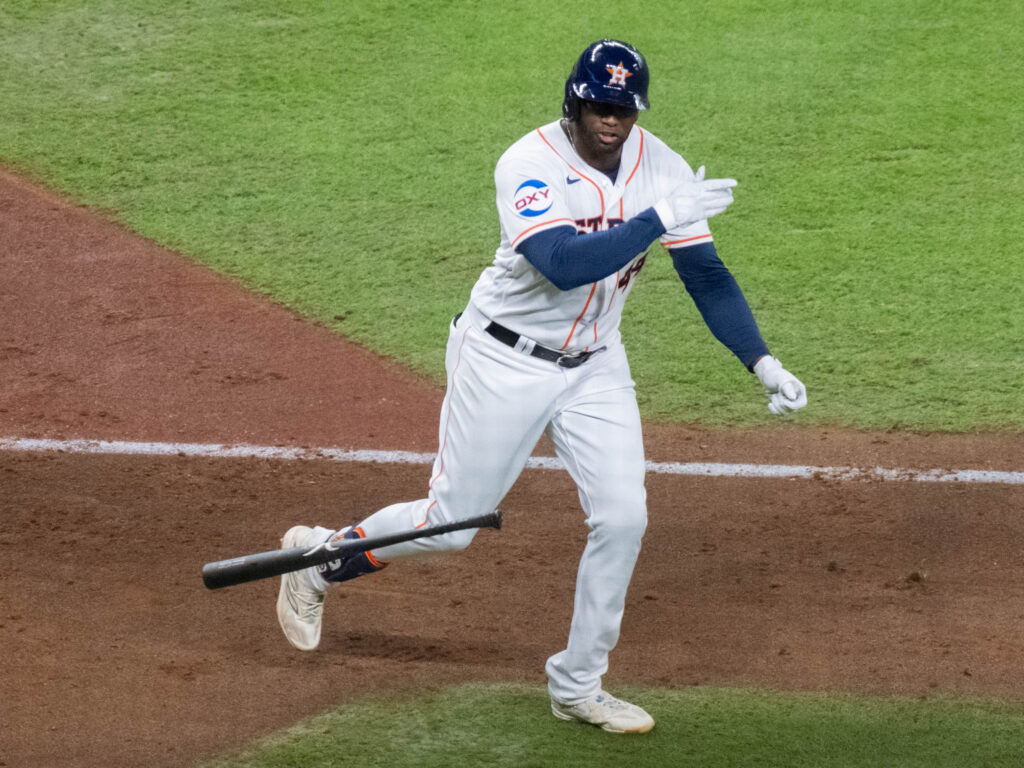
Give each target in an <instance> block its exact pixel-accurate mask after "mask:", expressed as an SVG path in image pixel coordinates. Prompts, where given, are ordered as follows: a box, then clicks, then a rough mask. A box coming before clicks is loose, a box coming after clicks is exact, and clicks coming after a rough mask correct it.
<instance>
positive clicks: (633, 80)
mask: <svg viewBox="0 0 1024 768" xmlns="http://www.w3.org/2000/svg"><path fill="white" fill-rule="evenodd" d="M650 79H651V77H650V73H649V72H648V71H647V62H646V61H645V60H644V57H643V56H642V55H641V54H640V51H638V50H637V49H636V48H634V47H633V46H632V45H630V44H629V43H624V42H622V41H621V40H598V41H597V42H596V43H591V44H590V45H588V46H587V49H586V50H585V51H583V53H582V54H580V57H579V59H578V60H577V61H576V65H575V66H574V67H573V68H572V72H571V73H570V74H569V79H568V80H566V81H565V100H564V101H563V102H562V114H563V115H564V116H565V117H566V119H568V120H576V119H578V118H579V116H580V99H585V100H586V101H600V102H602V103H604V104H617V105H619V106H620V107H630V108H633V109H647V108H648V107H649V106H650V104H649V103H648V102H647V84H648V82H649V81H650Z"/></svg>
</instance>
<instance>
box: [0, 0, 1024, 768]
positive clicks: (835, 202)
mask: <svg viewBox="0 0 1024 768" xmlns="http://www.w3.org/2000/svg"><path fill="white" fill-rule="evenodd" d="M1019 13H1020V10H1019V4H1018V3H1016V2H1015V1H1014V0H992V1H988V0H986V1H985V2H982V1H981V0H967V1H966V2H961V3H951V2H945V1H943V0H931V1H930V2H925V1H924V0H899V1H893V0H858V1H857V2H855V3H850V4H846V5H841V4H835V3H824V2H821V1H820V0H770V1H769V2H763V3H753V2H748V1H747V0H719V1H718V2H710V1H708V0H704V1H703V2H701V1H699V0H698V2H692V3H688V4H685V5H682V4H676V3H671V2H666V1H665V0H660V1H658V2H648V3H645V4H627V5H625V6H616V7H614V8H612V9H608V10H604V9H599V8H595V6H593V4H589V3H588V4H583V3H578V2H565V3H559V4H550V3H543V4H542V3H537V2H525V1H522V0H510V1H509V2H505V3H501V4H495V3H485V2H480V1H479V0H476V1H474V0H468V1H463V2H440V1H439V2H415V1H414V2H411V3H404V4H399V3H392V2H377V3H370V2H353V1H350V2H346V3H341V2H327V1H326V0H321V1H320V2H314V1H312V0H307V1H306V2H292V3H282V2H271V1H270V0H245V2H242V1H241V0H205V1H204V2H202V3H199V2H195V1H194V0H184V1H183V2H179V3H175V4H170V3H165V2H157V0H116V1H115V0H74V1H72V0H45V1H44V0H33V1H30V0H5V2H3V3H2V4H0V46H2V53H3V56H2V57H0V163H2V164H4V165H6V166H8V167H12V168H14V169H17V170H18V171H20V172H23V173H25V174H27V175H29V176H30V177H33V178H36V179H39V180H40V181H42V182H44V183H46V184H48V185H50V186H52V187H53V188H55V189H57V190H60V191H62V192H64V193H66V194H68V195H70V196H71V197H72V198H74V199H76V200H78V201H80V202H82V203H84V204H86V205H89V206H93V207H95V208H98V209H101V210H103V211H105V212H107V214H108V215H110V216H112V217H115V218H116V219H118V220H119V221H121V222H123V223H124V224H126V225H127V226H128V227H130V228H132V229H134V230H136V231H138V232H140V233H141V234H143V235H145V236H147V237H149V238H152V239H154V240H156V241H158V242H160V243H163V244H166V245H168V246H170V247H173V248H175V249H178V250H180V251H181V252H182V253H184V254H186V255H188V256H189V257H191V258H194V259H196V260H197V261H200V262H202V263H205V264H208V265H210V266H212V267H213V268H215V269H217V270H220V271H223V272H225V273H228V274H231V275H234V276H236V277H238V278H239V279H240V280H242V281H244V283H245V284H247V285H248V286H250V287H251V288H252V289H254V290H257V291H260V292H264V293H266V294H267V295H269V296H271V297H273V298H274V299H275V300H277V301H281V302H283V303H286V304H288V305H291V306H293V307H295V308H296V309H298V310H299V311H300V312H302V313H305V314H307V315H308V316H310V317H312V318H315V319H317V320H319V321H322V322H324V323H325V324H327V325H329V326H330V327H332V328H334V329H336V330H337V331H338V332H339V333H342V334H345V335H346V336H349V337H350V338H352V339H355V340H357V341H359V342H361V343H362V344H364V345H366V346H368V347H370V348H372V349H375V350H377V351H379V352H381V353H384V354H386V355H389V356H393V357H395V358H397V359H399V360H401V361H403V362H404V363H406V364H407V365H409V366H411V367H412V368H414V369H416V370H418V371H421V372H424V373H426V374H428V375H430V376H433V377H435V378H437V380H438V381H440V377H441V375H442V371H443V366H442V363H443V346H444V343H445V331H446V327H447V322H448V319H449V318H450V316H451V315H452V314H453V313H454V312H456V311H458V310H460V309H461V308H462V306H463V305H464V303H465V301H466V299H467V298H468V294H469V289H470V287H471V286H472V283H473V282H474V280H475V279H476V277H477V275H478V274H479V272H480V270H481V269H482V268H483V267H484V266H485V265H486V264H488V263H489V262H490V259H491V257H492V255H493V252H494V249H495V247H496V244H497V220H496V215H495V212H494V210H493V209H494V201H493V195H494V192H493V184H492V171H493V166H494V162H495V161H496V160H497V158H498V156H499V155H500V154H501V152H502V151H503V150H504V149H505V148H506V147H507V146H508V145H509V144H510V143H511V142H512V141H514V140H515V139H516V138H518V137H519V136H520V135H522V134H523V133H525V132H526V131H528V130H530V129H531V128H533V127H535V126H536V125H539V124H541V123H545V122H548V121H550V120H552V119H554V118H555V117H556V116H557V115H558V114H559V109H560V102H561V94H562V86H563V83H564V80H565V76H566V75H567V74H568V71H569V68H570V67H571V64H572V62H573V60H574V59H575V57H576V56H577V55H578V53H579V51H580V50H582V48H583V47H584V46H585V45H586V44H587V43H589V42H591V41H592V40H594V39H596V38H599V37H603V36H614V37H620V38H623V39H626V40H629V41H631V42H633V43H635V44H636V45H637V46H638V47H639V48H640V49H641V50H642V51H644V53H645V54H646V55H647V57H648V60H649V62H650V65H651V68H652V88H651V101H652V109H651V111H650V112H649V113H645V114H643V115H642V117H641V124H642V125H644V126H645V127H647V128H649V129H650V130H652V131H654V132H655V133H656V134H658V135H659V136H661V137H662V138H664V139H666V140H667V141H668V142H669V143H670V144H671V145H672V146H673V147H675V148H676V149H678V150H679V151H680V152H681V153H682V154H683V155H684V156H685V157H686V158H687V159H688V160H689V161H690V162H691V164H693V165H694V166H697V165H700V164H706V165H707V166H708V170H709V174H711V175H714V176H735V177H736V178H738V179H739V180H740V186H739V187H738V189H737V193H736V198H737V202H736V204H735V205H734V206H733V207H732V208H731V209H730V210H729V212H728V213H727V214H725V215H724V216H723V217H721V219H716V220H715V221H714V222H713V224H714V231H715V235H716V242H717V245H718V248H719V252H720V254H721V255H722V256H723V258H724V260H725V261H726V263H727V264H729V265H730V266H731V267H732V269H733V271H734V273H735V274H736V275H737V278H738V279H739V281H740V284H741V285H742V286H743V287H744V289H745V291H746V293H747V296H748V298H749V300H750V303H751V305H752V307H753V308H754V310H755V313H756V315H757V317H758V319H759V321H760V324H761V327H762V330H763V332H764V335H765V337H766V338H767V340H768V341H769V343H770V345H771V346H772V348H773V350H774V351H775V353H776V354H777V355H778V356H779V357H780V358H781V359H782V360H783V362H784V363H785V364H786V365H787V367H789V368H790V369H791V370H793V371H794V372H795V373H796V374H797V375H798V376H800V377H801V378H802V379H803V380H804V381H805V383H806V384H807V385H808V388H809V393H810V401H811V403H810V406H809V407H808V408H807V409H806V411H804V412H801V413H799V414H797V415H795V416H794V417H793V419H794V420H795V421H797V422H799V423H801V424H806V425H844V426H852V427H857V428H876V429H889V428H898V429H908V430H941V431H953V432H969V431H978V430H999V431H1007V430H1009V431H1014V432H1016V431H1021V430H1024V406H1022V397H1021V393H1020V389H1021V387H1020V383H1021V381H1022V372H1024V258H1022V257H1021V253H1020V243H1021V242H1022V240H1024V205H1022V203H1021V201H1022V200H1024V174H1022V173H1021V169H1022V167H1024V162H1022V161H1024V145H1022V142H1021V136H1022V135H1024V120H1022V107H1021V101H1020V90H1021V83H1022V81H1024V78H1022V74H1024V73H1022V64H1021V58H1020V55H1019V53H1018V51H1019V50H1020V49H1021V47H1022V45H1024V25H1021V24H1020V18H1019ZM0 237H2V233H0ZM634 294H635V295H634V297H633V299H632V300H631V301H630V306H629V307H628V310H627V317H626V320H625V331H624V332H625V337H626V341H627V344H628V347H629V349H630V354H631V361H632V365H633V372H634V375H635V378H636V379H637V381H638V384H639V392H640V397H641V405H642V408H643V410H644V413H645V415H646V416H647V417H648V418H657V419H664V420H669V421H682V422H691V423H700V424H705V425H712V426H721V427H729V426H738V425H742V426H750V425H761V424H771V423H777V422H775V421H773V419H772V417H771V416H770V415H769V414H768V411H767V409H766V407H765V405H766V402H765V400H764V398H763V397H762V396H761V394H760V393H759V391H758V387H757V385H756V381H755V380H754V379H753V377H751V376H748V375H747V374H746V373H744V372H743V370H742V368H741V367H740V366H739V364H738V363H737V362H736V361H735V360H734V359H733V358H732V357H731V355H730V354H729V353H728V352H727V351H726V350H725V349H724V348H722V347H721V346H719V345H718V344H717V342H715V341H714V340H713V339H712V338H711V336H710V334H709V333H708V332H707V331H706V329H705V328H704V326H703V325H702V323H701V321H700V318H699V316H698V314H697V312H696V310H695V309H694V308H693V306H692V304H691V303H690V301H689V299H688V297H686V295H685V293H684V292H683V290H682V286H681V284H680V283H679V281H678V279H677V278H676V277H675V275H674V273H673V272H672V270H671V266H670V264H669V260H668V258H667V257H666V256H664V255H663V256H662V257H661V258H656V259H651V260H649V262H648V266H647V268H646V269H645V270H644V273H643V276H642V279H641V280H640V281H639V283H638V285H637V288H636V290H635V291H634ZM634 693H635V694H636V695H637V698H638V699H639V700H641V702H642V703H643V704H644V705H645V706H648V707H650V708H651V709H652V711H654V712H655V713H656V716H657V718H658V721H659V725H658V727H657V729H656V730H655V731H654V732H653V733H652V734H651V735H650V736H649V737H642V738H640V739H630V740H626V741H623V740H618V741H617V740H615V739H614V738H613V737H609V736H606V735H605V734H601V733H600V732H597V731H594V730H593V729H586V728H582V727H581V728H574V727H571V726H566V725H565V724H561V723H558V722H556V721H555V720H554V719H553V718H551V716H550V715H549V714H548V713H547V712H546V710H545V705H546V702H545V698H544V695H543V691H542V690H530V689H522V688H508V687H490V688H488V687H468V688H459V689H455V690H453V691H442V692H438V693H432V694H429V695H427V696H425V697H424V698H421V699H408V700H403V701H402V702H400V704H396V703H395V702H389V701H387V700H386V699H378V698H371V699H369V700H365V701H361V702H359V703H358V704H348V705H346V706H345V707H343V708H342V709H341V710H339V711H337V712H334V713H331V714H326V715H324V716H323V717H321V718H318V719H315V720H313V721H310V722H308V723H304V724H302V725H300V726H298V727H297V728H296V729H295V730H293V731H290V732H288V733H286V734H283V735H281V736H280V737H278V738H275V739H273V740H272V741H271V742H269V743H267V744H261V745H258V746H257V747H255V748H254V749H255V750H256V751H255V752H254V753H252V754H248V755H247V756H245V757H243V758H240V759H238V760H236V761H234V762H231V763H230V765H231V766H242V765H246V766H316V765H360V766H373V765H398V766H439V765H445V766H448V765H495V766H501V765H508V766H548V765H559V766H574V765H587V766H592V765H605V764H607V765H629V766H640V767H641V768H643V767H644V766H664V765H694V766H698V765H699V766H758V767H759V768H761V767H767V766H787V768H789V767H792V766H815V768H818V767H819V766H835V767H837V768H847V767H849V766H883V765H884V766H895V767H897V768H904V767H910V766H922V768H924V766H928V767H929V768H932V767H934V766H947V765H948V766H953V765H957V766H959V765H972V766H982V765H984V766H1002V765H1006V766H1009V765H1019V764H1020V761H1021V755H1022V753H1024V710H1022V709H1021V708H1020V707H1019V706H1005V707H1004V706H1000V705H996V704H976V703H967V702H950V701H929V702H925V703H921V702H914V701H890V700H872V699H852V698H847V697H822V696H789V695H782V694H772V695H769V694H762V693H751V692H736V691H715V690H705V689H700V690H693V689H690V690H683V691H643V692H641V691H636V692H634Z"/></svg>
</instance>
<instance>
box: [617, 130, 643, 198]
mask: <svg viewBox="0 0 1024 768" xmlns="http://www.w3.org/2000/svg"><path fill="white" fill-rule="evenodd" d="M637 130H638V131H640V151H639V152H637V155H636V165H634V166H633V171H632V172H631V173H630V174H629V178H628V179H626V183H625V184H623V185H622V186H624V187H625V186H629V182H631V181H632V180H633V177H634V176H635V175H636V170H637V168H639V167H640V158H642V157H643V156H644V132H643V129H641V128H639V127H637Z"/></svg>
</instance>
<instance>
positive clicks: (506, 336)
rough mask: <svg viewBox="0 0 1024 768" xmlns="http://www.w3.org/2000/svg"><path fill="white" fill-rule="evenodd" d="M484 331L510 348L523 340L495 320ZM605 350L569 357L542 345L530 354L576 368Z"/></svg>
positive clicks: (537, 345)
mask: <svg viewBox="0 0 1024 768" xmlns="http://www.w3.org/2000/svg"><path fill="white" fill-rule="evenodd" d="M484 330H485V331H487V332H488V333H489V334H491V336H493V337H494V338H496V339H497V340H498V341H500V342H501V343H502V344H507V345H508V346H510V347H515V346H516V345H517V344H519V340H520V339H521V338H522V337H521V336H520V335H519V334H518V333H516V332H515V331H512V330H509V329H508V328H506V327H505V326H504V325H499V324H498V323H496V322H494V321H493V320H492V321H491V324H490V325H488V326H487V327H486V328H485V329H484ZM603 349H604V347H599V348H598V349H591V350H588V351H586V352H577V353H576V354H575V355H568V354H566V353H565V352H559V351H558V350H557V349H548V348H547V347H542V346H541V345H540V344H534V345H533V349H531V350H530V354H531V355H532V356H533V357H539V358H540V359H541V360H547V361H548V362H550V363H555V364H556V365H560V366H561V367H562V368H575V367H576V366H578V365H583V364H584V363H585V362H587V360H589V359H590V357H591V355H594V354H596V353H598V352H600V351H602V350H603Z"/></svg>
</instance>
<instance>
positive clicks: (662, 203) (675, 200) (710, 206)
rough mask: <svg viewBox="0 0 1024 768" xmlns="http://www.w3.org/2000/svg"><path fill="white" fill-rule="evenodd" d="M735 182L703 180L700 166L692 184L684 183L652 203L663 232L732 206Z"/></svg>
mask: <svg viewBox="0 0 1024 768" xmlns="http://www.w3.org/2000/svg"><path fill="white" fill-rule="evenodd" d="M736 184H737V181H736V179H705V178H704V166H703V165H702V166H701V167H700V168H699V169H698V170H697V174H696V176H695V177H694V180H693V181H685V182H683V183H682V184H680V185H679V186H678V187H676V188H675V189H674V190H673V191H672V192H671V194H669V195H668V196H667V197H665V198H662V199H661V200H659V201H658V202H657V204H655V206H654V210H656V211H657V212H658V216H659V217H660V218H661V223H662V225H664V227H665V231H666V232H670V231H672V230H673V229H678V228H682V227H688V226H690V225H691V224H696V223H697V222H698V221H703V220H704V219H710V218H711V217H712V216H717V215H718V214H719V213H721V212H722V211H724V210H725V209H726V208H728V207H729V205H730V203H732V188H733V187H735V186H736Z"/></svg>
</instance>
